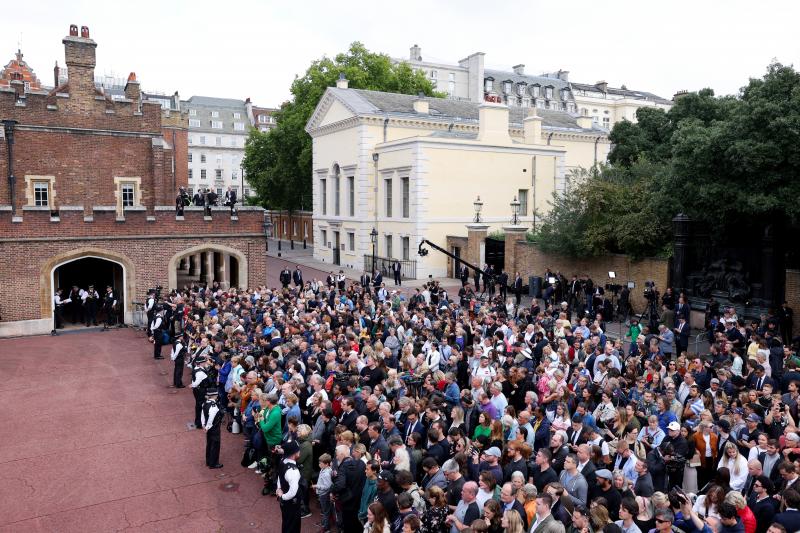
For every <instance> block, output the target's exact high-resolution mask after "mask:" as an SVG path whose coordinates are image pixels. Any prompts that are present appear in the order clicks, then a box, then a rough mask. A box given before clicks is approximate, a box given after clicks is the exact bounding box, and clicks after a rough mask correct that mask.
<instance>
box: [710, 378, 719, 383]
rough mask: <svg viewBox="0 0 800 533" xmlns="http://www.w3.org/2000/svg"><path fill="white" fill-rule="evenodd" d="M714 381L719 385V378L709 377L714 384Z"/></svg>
mask: <svg viewBox="0 0 800 533" xmlns="http://www.w3.org/2000/svg"><path fill="white" fill-rule="evenodd" d="M715 383H716V384H717V385H719V380H718V379H717V378H711V384H712V385H713V384H715Z"/></svg>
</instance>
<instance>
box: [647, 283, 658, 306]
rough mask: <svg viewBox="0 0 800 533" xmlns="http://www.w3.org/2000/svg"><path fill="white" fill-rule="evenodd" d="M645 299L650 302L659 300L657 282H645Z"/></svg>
mask: <svg viewBox="0 0 800 533" xmlns="http://www.w3.org/2000/svg"><path fill="white" fill-rule="evenodd" d="M644 297H645V298H646V299H647V300H648V301H653V300H656V299H658V291H657V290H656V282H655V281H645V282H644Z"/></svg>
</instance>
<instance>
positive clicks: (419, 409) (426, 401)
mask: <svg viewBox="0 0 800 533" xmlns="http://www.w3.org/2000/svg"><path fill="white" fill-rule="evenodd" d="M297 270H298V273H297V275H289V273H288V270H287V272H286V273H284V275H283V276H282V281H285V282H284V283H282V285H283V286H282V287H280V288H267V287H258V288H256V289H250V290H239V289H223V288H220V287H219V286H218V285H217V284H216V283H215V284H213V285H211V286H191V287H184V288H183V289H181V290H177V291H172V292H171V293H170V294H168V295H167V294H165V295H164V296H163V298H162V297H161V295H159V294H158V293H156V292H155V291H154V292H152V293H151V294H150V296H149V297H148V308H149V309H150V311H149V320H150V332H151V334H152V341H153V343H154V346H155V349H154V357H156V358H159V357H162V351H161V347H162V346H163V345H165V344H167V343H171V344H172V350H171V353H172V359H173V361H174V362H175V372H174V386H176V387H183V386H184V381H183V379H184V377H183V376H184V373H185V369H184V367H185V366H189V367H190V369H191V383H190V386H191V388H192V390H193V392H194V397H195V425H196V426H197V427H198V428H203V429H204V430H205V431H206V435H207V436H206V439H207V454H206V464H207V466H208V467H209V468H219V467H221V466H222V465H221V464H220V463H219V447H220V433H221V431H225V430H227V431H229V432H231V433H233V434H237V433H238V434H239V435H240V441H239V440H236V439H227V441H229V442H241V446H242V447H241V453H242V459H241V468H249V469H251V470H252V471H253V472H254V473H253V475H259V476H263V478H264V487H263V491H262V492H263V494H264V495H265V496H266V495H275V496H277V498H278V500H279V501H280V506H281V512H282V517H283V531H287V532H288V531H292V532H297V531H300V524H301V520H302V519H306V518H308V519H311V520H314V521H315V522H317V523H318V527H319V530H320V532H322V533H325V532H327V531H331V530H333V529H336V530H338V531H340V532H344V533H353V532H361V531H364V532H367V533H396V532H404V533H410V532H417V531H420V532H427V533H459V532H460V533H471V532H484V531H488V532H500V531H505V532H508V533H520V532H523V531H525V532H528V531H530V532H532V533H563V532H570V533H593V532H600V531H603V532H614V533H617V532H623V533H639V532H652V531H655V532H663V533H666V532H668V531H682V532H684V533H692V532H703V533H712V532H713V533H718V532H720V533H728V532H737V533H742V532H743V533H786V532H789V533H794V532H797V531H800V492H799V491H800V483H797V480H798V472H800V430H799V429H798V427H797V421H798V394H799V391H798V385H799V384H800V370H798V367H800V357H798V354H797V345H796V344H792V340H791V339H790V338H783V337H782V336H781V332H780V329H781V328H780V324H779V321H778V319H777V318H776V317H774V316H766V317H763V319H762V320H757V321H753V322H747V323H746V322H745V321H744V320H742V319H741V318H739V317H737V316H736V311H735V310H734V309H732V308H723V309H722V311H721V312H720V313H719V316H715V317H713V318H714V322H713V326H712V330H711V331H710V333H709V338H710V340H711V343H710V347H709V349H708V350H707V351H705V350H704V353H691V352H689V351H688V347H687V346H685V345H680V344H678V345H676V341H677V340H679V339H678V338H677V336H675V335H672V336H670V335H669V334H668V333H669V332H671V329H670V328H668V327H665V325H664V324H663V323H662V324H659V327H656V328H654V329H651V328H650V325H648V324H644V325H640V324H639V323H638V322H637V321H636V320H631V323H630V328H629V330H628V332H627V337H625V338H616V339H612V338H610V337H609V335H608V334H607V330H606V324H605V322H604V320H603V315H602V314H597V315H592V314H591V313H589V312H588V311H589V309H587V306H586V305H583V306H579V307H578V308H576V307H574V306H573V305H572V302H570V301H563V302H562V301H558V300H555V299H553V298H550V299H549V301H548V303H543V302H542V301H540V300H534V301H533V302H532V304H531V305H529V306H522V305H507V302H506V301H504V300H503V298H502V297H501V296H500V295H498V296H496V297H494V298H491V297H490V298H488V299H486V298H480V297H479V296H478V295H477V293H476V291H474V290H466V289H468V288H469V276H465V277H464V278H462V281H463V283H464V286H465V290H464V291H462V292H461V293H460V294H459V295H458V296H456V297H455V299H451V298H450V297H449V296H448V294H447V293H446V292H444V291H441V290H437V289H436V288H433V290H431V288H430V287H425V288H424V289H422V290H419V291H417V292H416V293H415V295H414V297H413V298H408V299H406V298H404V297H403V296H402V295H400V294H399V293H392V294H391V296H390V297H383V298H380V299H379V298H378V297H377V292H378V291H380V290H381V287H382V284H380V285H377V286H376V285H374V284H370V283H368V279H367V278H365V280H364V281H367V284H366V285H362V284H361V283H358V282H355V281H354V282H347V283H344V282H342V283H339V280H338V279H336V278H335V277H334V276H333V275H331V277H330V279H328V280H316V279H314V280H306V281H303V276H302V273H301V272H299V268H298V269H297ZM381 294H384V293H381ZM683 301H684V299H683V297H682V296H681V295H678V297H677V298H674V299H673V300H672V301H667V302H666V303H665V308H666V309H668V310H670V311H672V312H673V315H672V316H674V314H676V311H677V314H679V315H680V314H681V313H682V312H683V310H682V309H681V308H679V307H678V306H679V305H681V302H683ZM670 305H671V306H672V309H670ZM667 316H670V315H669V313H667ZM672 329H674V328H672ZM237 447H238V444H237ZM236 467H237V468H238V467H239V466H238V465H236ZM312 504H313V507H314V508H315V509H317V508H318V509H319V512H318V513H316V515H315V518H312V516H314V514H312V512H311V508H312ZM301 517H302V518H301Z"/></svg>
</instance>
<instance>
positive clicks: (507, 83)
mask: <svg viewBox="0 0 800 533" xmlns="http://www.w3.org/2000/svg"><path fill="white" fill-rule="evenodd" d="M503 92H504V93H505V94H511V81H510V80H506V81H504V82H503Z"/></svg>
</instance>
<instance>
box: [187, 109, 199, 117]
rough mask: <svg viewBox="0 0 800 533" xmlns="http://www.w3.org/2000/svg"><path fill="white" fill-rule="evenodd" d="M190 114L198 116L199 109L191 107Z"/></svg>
mask: <svg viewBox="0 0 800 533" xmlns="http://www.w3.org/2000/svg"><path fill="white" fill-rule="evenodd" d="M189 116H190V117H196V116H197V109H190V110H189Z"/></svg>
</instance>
